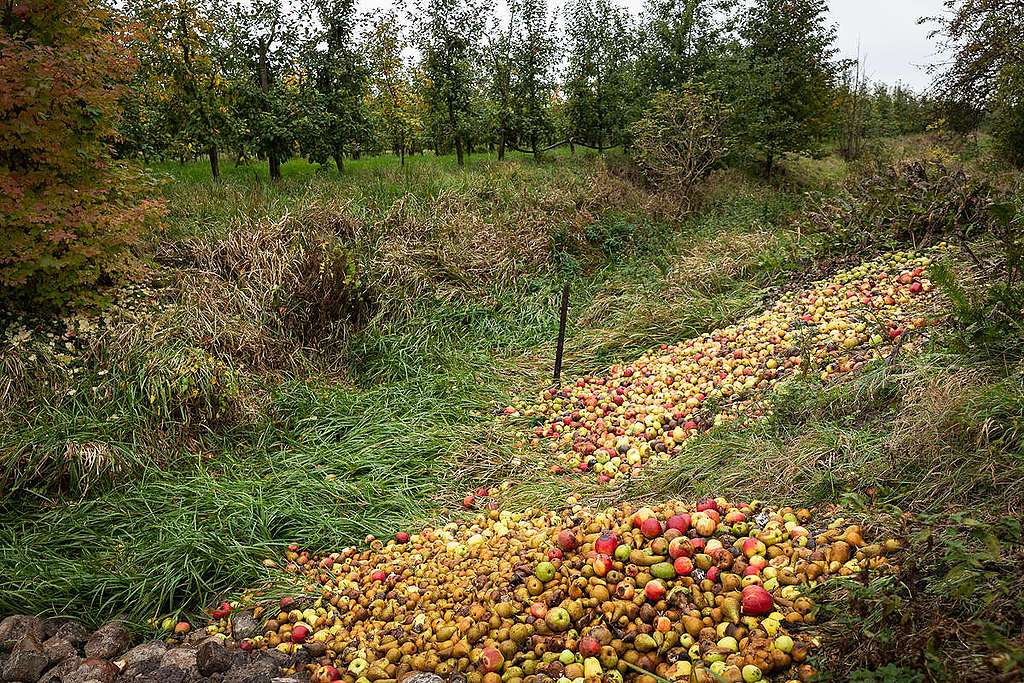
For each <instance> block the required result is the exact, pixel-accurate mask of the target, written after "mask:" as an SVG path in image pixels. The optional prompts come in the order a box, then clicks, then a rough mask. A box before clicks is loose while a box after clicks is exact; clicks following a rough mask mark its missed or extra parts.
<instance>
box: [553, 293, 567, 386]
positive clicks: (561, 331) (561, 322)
mask: <svg viewBox="0 0 1024 683" xmlns="http://www.w3.org/2000/svg"><path fill="white" fill-rule="evenodd" d="M568 313H569V283H568V282H566V283H565V285H564V286H563V287H562V311H561V313H560V314H559V318H558V348H557V349H556V351H555V381H556V382H557V381H559V379H560V378H561V376H562V349H563V348H564V347H565V318H566V315H567V314H568Z"/></svg>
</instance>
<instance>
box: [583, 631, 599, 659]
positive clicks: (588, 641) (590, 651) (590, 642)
mask: <svg viewBox="0 0 1024 683" xmlns="http://www.w3.org/2000/svg"><path fill="white" fill-rule="evenodd" d="M579 649H580V655H582V656H583V657H584V658H586V657H596V656H597V655H598V653H599V652H601V643H599V642H597V638H594V637H593V636H584V637H582V638H580V646H579Z"/></svg>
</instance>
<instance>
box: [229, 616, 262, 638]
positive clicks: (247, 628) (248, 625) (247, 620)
mask: <svg viewBox="0 0 1024 683" xmlns="http://www.w3.org/2000/svg"><path fill="white" fill-rule="evenodd" d="M258 628H259V624H258V623H256V620H255V619H253V618H252V612H239V613H237V614H233V615H231V637H232V638H234V639H235V640H245V639H246V638H250V637H252V635H253V634H254V633H256V630H257V629H258Z"/></svg>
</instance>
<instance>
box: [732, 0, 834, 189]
mask: <svg viewBox="0 0 1024 683" xmlns="http://www.w3.org/2000/svg"><path fill="white" fill-rule="evenodd" d="M827 12H828V4H827V3H826V2H825V0H787V1H786V2H778V0H757V1H756V2H755V3H754V4H753V5H752V6H751V7H749V8H748V9H747V10H746V12H745V13H744V15H743V17H742V20H741V25H740V36H741V38H742V40H743V43H744V58H745V61H746V69H747V78H746V81H745V83H744V87H743V88H742V90H743V93H744V94H743V95H742V97H741V100H740V103H739V110H740V112H739V115H740V120H741V122H742V126H741V129H742V130H744V131H745V132H746V134H747V144H748V146H749V147H750V149H751V151H752V153H753V154H754V155H755V156H757V157H759V158H760V159H762V160H763V162H764V167H765V173H766V175H767V174H770V173H771V169H772V167H773V164H774V161H775V159H776V158H777V157H778V156H779V155H780V154H782V153H785V152H798V153H809V152H814V151H817V149H818V147H819V146H820V143H821V141H822V139H823V137H824V136H825V135H826V134H827V133H829V132H830V131H831V130H832V126H833V121H834V115H835V112H834V110H833V104H834V94H835V92H836V85H837V78H838V74H839V70H840V64H839V63H838V62H837V61H836V59H835V56H836V53H837V50H836V48H835V47H834V43H835V40H836V28H835V26H834V25H831V24H829V23H827V20H826V15H827Z"/></svg>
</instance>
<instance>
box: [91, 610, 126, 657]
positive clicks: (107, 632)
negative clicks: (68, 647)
mask: <svg viewBox="0 0 1024 683" xmlns="http://www.w3.org/2000/svg"><path fill="white" fill-rule="evenodd" d="M131 640H132V636H131V634H130V633H129V632H128V629H126V628H125V627H124V622H122V621H117V620H115V621H111V622H107V623H106V624H103V626H100V627H99V628H98V629H96V632H95V633H93V634H92V635H91V636H90V637H89V640H88V641H87V642H86V643H85V656H86V657H90V658H95V659H110V658H112V657H116V656H117V655H119V654H121V653H122V652H124V651H125V650H127V649H128V644H129V643H130V642H131Z"/></svg>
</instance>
